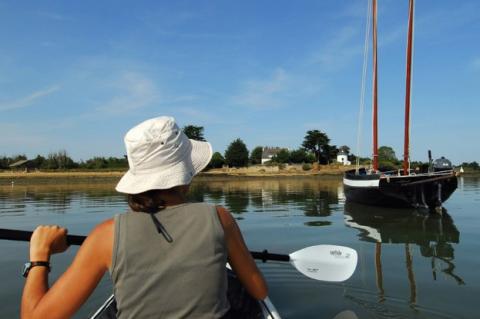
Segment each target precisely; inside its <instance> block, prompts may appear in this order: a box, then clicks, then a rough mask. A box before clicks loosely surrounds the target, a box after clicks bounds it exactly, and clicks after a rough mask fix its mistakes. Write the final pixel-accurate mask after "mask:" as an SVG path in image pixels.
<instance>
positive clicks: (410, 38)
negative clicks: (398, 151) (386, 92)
mask: <svg viewBox="0 0 480 319" xmlns="http://www.w3.org/2000/svg"><path fill="white" fill-rule="evenodd" d="M413 2H414V0H410V3H409V8H408V34H407V72H406V73H407V77H406V83H405V90H406V92H405V141H404V144H403V175H408V174H409V168H410V167H409V166H410V154H409V153H410V97H411V93H410V88H411V81H412V51H413V50H412V49H413V6H414V3H413Z"/></svg>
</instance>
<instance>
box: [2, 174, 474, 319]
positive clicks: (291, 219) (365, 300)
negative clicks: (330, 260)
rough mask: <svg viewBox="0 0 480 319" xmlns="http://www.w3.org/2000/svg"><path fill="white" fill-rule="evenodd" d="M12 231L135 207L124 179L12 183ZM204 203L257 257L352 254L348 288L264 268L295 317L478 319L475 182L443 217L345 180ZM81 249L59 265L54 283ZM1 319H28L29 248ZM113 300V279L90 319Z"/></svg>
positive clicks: (236, 189) (258, 183)
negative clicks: (24, 297) (356, 201)
mask: <svg viewBox="0 0 480 319" xmlns="http://www.w3.org/2000/svg"><path fill="white" fill-rule="evenodd" d="M0 183H4V185H1V184H0V227H2V228H15V229H33V228H34V227H35V225H37V224H40V223H42V224H49V223H54V224H60V225H64V226H66V227H68V228H69V232H70V233H71V234H87V233H88V232H89V230H90V229H92V227H93V226H94V225H95V224H96V223H98V222H100V221H102V220H104V219H106V218H109V217H111V216H113V215H114V214H115V213H118V212H123V211H124V210H125V209H126V204H125V198H124V197H123V196H122V195H118V194H117V193H115V191H114V190H113V186H114V183H113V182H96V183H94V184H81V183H76V184H55V185H52V184H43V185H41V184H39V185H25V184H23V185H22V184H19V183H16V184H15V185H14V186H13V187H12V186H11V185H10V184H9V181H8V184H7V181H3V182H2V181H0ZM191 196H192V199H193V200H197V201H206V202H210V203H215V204H221V205H224V206H226V207H227V208H229V209H230V211H231V212H233V213H234V215H235V217H236V218H237V220H238V223H239V225H240V227H241V229H242V231H243V234H244V237H245V240H246V241H247V244H248V245H249V247H250V248H251V249H252V250H263V249H268V250H269V251H271V252H279V253H290V252H293V251H295V250H298V249H301V248H303V247H306V246H310V245H315V244H336V245H345V246H350V247H352V248H354V249H356V250H357V252H358V254H359V264H358V268H357V270H356V272H355V274H354V275H353V277H352V278H351V279H349V280H348V281H346V282H344V283H325V282H319V281H314V280H311V279H308V278H306V277H304V276H302V275H301V274H299V273H298V272H297V271H296V270H295V269H293V268H292V267H291V266H290V265H288V264H281V263H266V264H260V267H261V268H262V270H263V272H264V274H265V277H266V279H267V281H268V284H269V287H270V296H271V299H272V301H273V302H274V303H275V304H276V306H277V308H278V310H279V311H280V313H281V314H282V315H283V317H284V318H333V317H334V316H335V315H336V314H338V313H339V312H341V311H343V310H347V309H348V310H352V311H354V312H355V313H356V315H357V316H358V317H359V318H478V317H479V315H478V309H477V308H476V303H478V300H479V296H480V275H479V274H478V272H477V271H478V269H480V249H479V243H478V239H479V235H478V233H479V229H480V215H479V214H480V212H479V211H478V210H479V206H480V178H476V177H464V178H461V179H460V181H459V188H458V190H457V191H456V192H455V193H454V194H453V195H452V197H451V198H450V199H449V200H448V202H447V203H446V204H445V211H444V214H443V217H439V216H432V215H428V213H426V212H423V211H415V210H388V209H378V208H375V209H374V208H369V207H365V206H359V205H352V204H349V203H348V204H345V199H344V195H343V191H342V185H341V181H340V179H326V180H325V179H322V180H320V179H315V178H307V179H293V178H292V179H281V180H274V179H268V180H237V181H227V180H223V181H214V182H212V181H209V182H200V181H197V182H195V183H194V185H193V187H192V194H191ZM76 250H77V248H75V247H71V248H70V249H69V251H68V252H67V253H65V254H62V255H56V256H54V257H53V259H52V262H53V269H52V273H51V280H54V279H55V278H56V277H58V275H59V274H60V273H61V272H63V271H64V270H65V268H66V266H67V265H68V263H69V262H70V261H71V260H72V258H73V256H74V254H75V252H76ZM0 251H1V255H2V259H1V260H0V282H1V285H0V300H2V302H1V304H0V318H15V317H18V313H19V311H18V308H19V302H20V296H21V290H22V285H23V279H22V277H21V276H20V271H21V267H22V264H23V263H24V262H25V260H27V259H28V245H27V243H18V242H10V241H0ZM110 292H111V285H110V283H109V278H108V276H106V277H105V278H104V280H103V281H102V282H101V284H100V286H99V287H98V288H97V290H96V291H95V293H94V295H92V297H91V298H90V299H89V300H88V302H87V304H86V305H85V306H84V307H83V308H82V309H81V311H80V313H79V314H78V316H77V317H78V318H83V317H86V316H87V315H88V314H90V313H92V311H94V309H95V308H96V307H98V306H99V305H100V304H101V303H102V302H103V300H104V298H106V296H107V295H108V294H109V293H110Z"/></svg>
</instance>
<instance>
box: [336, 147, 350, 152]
mask: <svg viewBox="0 0 480 319" xmlns="http://www.w3.org/2000/svg"><path fill="white" fill-rule="evenodd" d="M338 151H339V152H340V151H343V152H345V153H347V154H349V153H350V147H348V146H347V145H342V146H340V147H339V148H338Z"/></svg>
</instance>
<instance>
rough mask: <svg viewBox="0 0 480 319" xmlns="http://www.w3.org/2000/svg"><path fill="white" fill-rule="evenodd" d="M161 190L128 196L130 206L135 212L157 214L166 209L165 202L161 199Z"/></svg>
mask: <svg viewBox="0 0 480 319" xmlns="http://www.w3.org/2000/svg"><path fill="white" fill-rule="evenodd" d="M160 192H161V190H157V189H152V190H149V191H146V192H143V193H139V194H128V206H130V208H131V209H132V210H133V211H136V212H145V213H156V212H158V211H159V210H162V209H164V208H165V202H164V201H163V200H162V199H160V197H159V194H160Z"/></svg>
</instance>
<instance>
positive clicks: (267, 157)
mask: <svg viewBox="0 0 480 319" xmlns="http://www.w3.org/2000/svg"><path fill="white" fill-rule="evenodd" d="M281 150H282V148H281V147H268V146H266V147H264V148H263V151H262V165H263V164H265V163H266V162H268V161H271V160H272V157H274V156H275V155H277V154H278V152H280V151H281Z"/></svg>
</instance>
